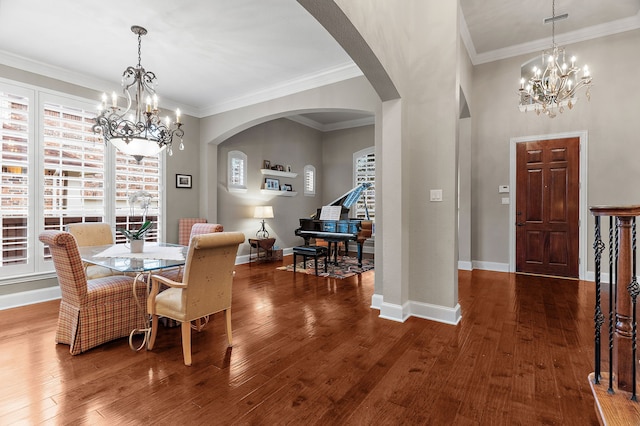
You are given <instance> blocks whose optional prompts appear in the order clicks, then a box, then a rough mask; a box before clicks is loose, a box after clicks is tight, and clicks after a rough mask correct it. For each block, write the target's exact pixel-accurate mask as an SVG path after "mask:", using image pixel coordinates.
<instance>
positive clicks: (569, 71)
mask: <svg viewBox="0 0 640 426" xmlns="http://www.w3.org/2000/svg"><path fill="white" fill-rule="evenodd" d="M552 14H553V16H552V17H551V18H547V19H545V23H548V22H549V21H551V27H552V30H551V31H552V32H551V41H552V48H551V49H550V50H546V51H544V52H542V63H541V64H540V66H534V67H533V70H532V74H531V77H529V79H528V81H527V80H525V78H521V79H520V90H519V91H518V92H519V94H520V111H528V110H531V109H533V110H535V112H536V114H538V115H540V113H543V114H546V115H547V116H549V117H550V118H553V117H555V116H556V115H557V114H556V111H558V112H560V113H563V112H564V109H565V106H566V107H568V108H569V109H572V108H573V106H574V105H575V104H576V102H577V100H578V99H577V98H576V97H575V94H576V92H577V91H578V90H580V89H581V88H583V87H586V88H587V91H586V93H585V95H586V97H587V99H588V100H590V99H591V93H590V88H591V74H590V73H589V67H588V66H587V65H585V66H584V67H583V68H582V69H580V68H579V67H578V66H577V65H576V58H575V56H572V57H571V59H570V62H569V63H567V61H566V58H565V50H564V48H562V47H558V45H557V44H556V21H557V20H559V19H565V18H567V17H568V15H567V14H564V15H560V16H557V17H556V2H555V0H553V4H552ZM534 61H535V60H534ZM532 62H533V61H532ZM525 83H526V86H525Z"/></svg>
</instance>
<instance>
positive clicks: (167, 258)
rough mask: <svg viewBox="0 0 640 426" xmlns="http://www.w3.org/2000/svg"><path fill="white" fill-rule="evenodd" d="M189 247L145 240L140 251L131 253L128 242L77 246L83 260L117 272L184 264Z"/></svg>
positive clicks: (151, 269)
mask: <svg viewBox="0 0 640 426" xmlns="http://www.w3.org/2000/svg"><path fill="white" fill-rule="evenodd" d="M188 249H189V247H187V246H181V245H178V244H170V243H155V242H145V244H144V249H143V251H142V253H131V249H130V248H129V244H110V245H106V246H88V247H79V250H80V257H81V258H82V260H83V261H84V262H87V263H91V264H94V265H100V266H104V267H106V268H109V269H113V270H114V271H119V272H138V273H140V272H149V271H154V270H157V269H163V268H171V267H175V266H181V265H184V264H185V262H186V255H187V251H188Z"/></svg>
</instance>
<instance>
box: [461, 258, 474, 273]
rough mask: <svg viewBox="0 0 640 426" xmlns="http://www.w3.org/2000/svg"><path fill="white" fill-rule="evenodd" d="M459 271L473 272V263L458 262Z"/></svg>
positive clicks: (466, 261)
mask: <svg viewBox="0 0 640 426" xmlns="http://www.w3.org/2000/svg"><path fill="white" fill-rule="evenodd" d="M458 269H459V270H461V271H473V263H472V262H470V261H468V260H458Z"/></svg>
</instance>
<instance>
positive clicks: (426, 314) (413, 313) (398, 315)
mask: <svg viewBox="0 0 640 426" xmlns="http://www.w3.org/2000/svg"><path fill="white" fill-rule="evenodd" d="M371 308H372V309H378V310H379V311H380V315H379V316H380V318H383V319H387V320H391V321H397V322H405V321H406V320H407V319H408V318H409V317H416V318H422V319H427V320H431V321H437V322H441V323H445V324H451V325H456V324H458V323H459V322H460V320H461V319H462V312H461V310H460V305H459V304H456V306H455V307H453V308H448V307H446V306H440V305H432V304H431V303H423V302H416V301H408V302H406V303H404V304H403V305H398V304H393V303H385V302H384V296H382V295H381V294H374V295H373V296H372V297H371Z"/></svg>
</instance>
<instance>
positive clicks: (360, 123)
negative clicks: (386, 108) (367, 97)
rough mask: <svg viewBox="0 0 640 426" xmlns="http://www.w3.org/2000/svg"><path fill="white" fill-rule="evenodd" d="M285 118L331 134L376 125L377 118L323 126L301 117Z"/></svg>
mask: <svg viewBox="0 0 640 426" xmlns="http://www.w3.org/2000/svg"><path fill="white" fill-rule="evenodd" d="M285 118H288V119H289V120H291V121H295V122H296V123H300V124H302V125H304V126H307V127H311V128H312V129H316V130H318V131H320V132H331V131H334V130H344V129H351V128H354V127H362V126H369V125H372V124H375V117H374V116H373V115H372V116H370V117H363V118H357V119H355V120H346V121H340V122H337V123H329V124H322V123H319V122H317V121H315V120H312V119H310V118H308V117H303V116H301V115H290V116H288V117H285Z"/></svg>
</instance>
